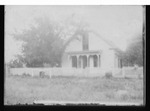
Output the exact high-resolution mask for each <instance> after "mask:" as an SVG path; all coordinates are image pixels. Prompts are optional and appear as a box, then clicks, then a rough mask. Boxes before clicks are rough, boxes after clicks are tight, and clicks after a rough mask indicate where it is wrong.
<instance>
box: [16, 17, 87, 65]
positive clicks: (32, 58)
mask: <svg viewBox="0 0 150 111" xmlns="http://www.w3.org/2000/svg"><path fill="white" fill-rule="evenodd" d="M69 20H70V21H69ZM69 20H67V21H65V22H64V23H59V22H54V21H49V19H48V18H44V19H42V18H38V19H35V23H36V24H35V25H34V26H33V25H32V26H31V27H30V29H28V30H24V31H23V33H21V34H14V35H13V36H14V37H15V38H16V40H19V41H23V42H24V43H23V45H22V53H23V56H24V57H22V60H23V61H24V63H26V65H27V67H42V66H43V65H44V64H50V65H51V66H52V67H53V66H56V65H58V66H61V58H62V55H63V53H64V51H65V48H66V46H67V45H68V44H69V43H70V42H71V40H73V39H77V38H76V36H77V35H82V34H85V33H87V31H85V29H84V28H85V26H86V25H85V24H84V23H81V22H74V21H73V20H72V18H69ZM66 38H67V39H66Z"/></svg>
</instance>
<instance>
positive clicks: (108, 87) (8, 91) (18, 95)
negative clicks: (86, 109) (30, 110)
mask: <svg viewBox="0 0 150 111" xmlns="http://www.w3.org/2000/svg"><path fill="white" fill-rule="evenodd" d="M4 85H5V92H4V93H5V97H4V99H5V104H17V103H20V104H25V103H28V104H32V103H33V101H34V100H52V101H53V100H58V101H103V102H104V101H116V102H118V101H120V102H142V101H143V80H142V79H123V78H122V79H121V78H110V79H106V78H78V77H52V78H51V79H50V78H38V77H34V78H32V77H21V76H7V77H6V78H5V84H4Z"/></svg>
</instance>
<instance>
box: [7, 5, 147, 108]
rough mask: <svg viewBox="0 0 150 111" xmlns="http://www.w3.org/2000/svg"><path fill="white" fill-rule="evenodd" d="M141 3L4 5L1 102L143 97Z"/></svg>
mask: <svg viewBox="0 0 150 111" xmlns="http://www.w3.org/2000/svg"><path fill="white" fill-rule="evenodd" d="M145 31H146V29H145V6H143V5H6V6H5V37H4V44H5V46H4V48H5V49H4V54H5V55H4V56H5V62H4V67H5V73H4V80H5V83H4V105H18V104H21V105H24V104H26V105H28V104H29V105H34V104H36V105H38V104H43V105H56V104H59V105H68V104H71V105H79V104H80V105H82V104H86V105H91V104H96V105H102V104H104V105H106V106H115V105H118V106H131V105H135V106H143V105H144V104H145V99H144V98H145V79H144V78H145V71H144V70H145V62H144V54H145V53H146V52H145V50H144V43H145V36H146V35H145Z"/></svg>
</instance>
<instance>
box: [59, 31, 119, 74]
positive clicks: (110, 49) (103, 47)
mask: <svg viewBox="0 0 150 111" xmlns="http://www.w3.org/2000/svg"><path fill="white" fill-rule="evenodd" d="M116 49H117V47H116V46H115V45H114V44H113V43H112V42H110V41H108V40H106V39H105V38H103V37H102V36H100V35H99V34H98V33H94V32H90V33H88V35H87V34H86V35H78V36H76V37H75V38H74V39H72V40H71V41H70V42H69V44H68V45H67V47H66V49H65V52H64V55H63V57H62V67H68V68H71V67H72V68H77V69H79V68H80V69H81V68H82V69H84V68H101V69H103V70H105V71H109V70H111V69H114V68H121V67H122V65H121V60H120V58H119V57H118V56H117V53H116Z"/></svg>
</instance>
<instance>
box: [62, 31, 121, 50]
mask: <svg viewBox="0 0 150 111" xmlns="http://www.w3.org/2000/svg"><path fill="white" fill-rule="evenodd" d="M87 32H88V33H93V34H95V35H96V36H97V37H99V38H100V39H101V40H103V41H104V42H105V43H107V44H108V45H109V46H110V47H111V48H112V49H113V50H116V51H121V50H120V49H119V48H118V47H117V46H116V45H115V44H114V43H113V42H112V41H110V40H107V39H105V38H104V37H102V36H101V35H100V34H99V33H98V32H96V31H93V30H90V31H87ZM83 33H84V32H82V31H77V32H76V33H75V34H74V35H73V36H72V37H71V38H69V39H68V40H67V41H66V42H65V45H64V47H66V46H67V45H68V44H69V43H70V42H71V41H72V40H74V39H77V37H78V35H82V34H83Z"/></svg>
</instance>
